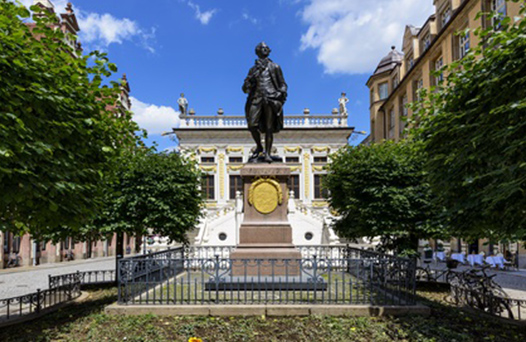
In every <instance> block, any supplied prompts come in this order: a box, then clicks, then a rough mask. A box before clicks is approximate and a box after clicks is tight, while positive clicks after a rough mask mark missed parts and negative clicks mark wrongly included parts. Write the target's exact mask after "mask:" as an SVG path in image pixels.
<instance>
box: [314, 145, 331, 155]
mask: <svg viewBox="0 0 526 342" xmlns="http://www.w3.org/2000/svg"><path fill="white" fill-rule="evenodd" d="M330 149H331V148H330V147H329V146H314V147H313V148H312V152H318V153H322V152H329V151H330Z"/></svg>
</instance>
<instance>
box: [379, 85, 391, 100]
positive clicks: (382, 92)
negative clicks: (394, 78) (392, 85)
mask: <svg viewBox="0 0 526 342" xmlns="http://www.w3.org/2000/svg"><path fill="white" fill-rule="evenodd" d="M378 96H379V97H380V100H385V99H386V98H388V97H389V84H388V83H387V82H384V83H381V84H380V85H379V86H378Z"/></svg>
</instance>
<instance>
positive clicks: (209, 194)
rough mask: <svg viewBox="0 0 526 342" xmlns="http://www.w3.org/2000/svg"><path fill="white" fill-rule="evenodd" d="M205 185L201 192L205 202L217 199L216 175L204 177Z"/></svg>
mask: <svg viewBox="0 0 526 342" xmlns="http://www.w3.org/2000/svg"><path fill="white" fill-rule="evenodd" d="M202 181H203V184H202V187H201V191H202V192H203V197H204V199H205V200H213V199H215V187H214V175H207V176H204V177H203V180H202Z"/></svg>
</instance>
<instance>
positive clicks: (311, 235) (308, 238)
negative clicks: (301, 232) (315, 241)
mask: <svg viewBox="0 0 526 342" xmlns="http://www.w3.org/2000/svg"><path fill="white" fill-rule="evenodd" d="M313 237H314V235H313V234H312V233H311V232H307V233H305V240H307V241H310V240H312V238H313Z"/></svg>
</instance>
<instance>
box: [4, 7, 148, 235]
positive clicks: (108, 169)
mask: <svg viewBox="0 0 526 342" xmlns="http://www.w3.org/2000/svg"><path fill="white" fill-rule="evenodd" d="M31 9H32V10H33V11H39V7H37V6H33V7H32V8H31ZM29 16H30V13H29V11H28V10H27V9H26V8H25V7H23V6H20V5H16V4H14V3H12V2H11V1H7V0H0V194H1V196H0V225H1V227H0V228H2V229H9V230H10V231H12V232H14V233H24V232H30V233H31V234H33V235H35V236H37V237H38V236H39V235H42V234H47V233H51V232H56V231H57V227H60V226H68V227H70V229H73V230H75V229H77V228H79V227H81V226H83V225H84V224H85V223H86V222H87V221H89V220H90V219H91V218H92V217H93V216H94V215H95V214H96V213H97V212H98V211H99V210H100V209H101V207H102V204H103V201H102V195H103V194H104V193H105V192H106V190H105V189H106V184H107V181H108V178H110V177H112V175H113V174H114V170H115V168H116V166H117V157H118V156H119V155H120V154H122V152H123V151H126V150H128V149H130V148H132V147H133V146H135V144H136V142H137V141H136V139H137V138H136V136H135V134H134V132H135V131H136V130H137V129H138V127H137V125H136V124H135V123H133V121H131V114H130V113H126V112H124V111H121V112H118V113H117V112H116V109H115V106H116V104H117V99H118V96H119V94H120V84H119V83H117V82H109V81H108V77H110V76H111V73H112V72H115V71H116V70H117V69H116V66H115V65H114V64H112V63H110V62H109V61H108V59H107V57H106V56H105V55H104V54H100V53H98V52H93V53H90V54H89V55H86V56H76V54H77V52H78V51H73V49H72V48H71V47H70V46H69V45H68V44H67V43H66V39H65V38H66V36H65V34H64V33H63V32H62V31H61V30H60V29H55V28H56V27H57V20H58V19H57V18H56V17H55V16H51V15H48V16H42V17H41V18H36V19H35V21H36V22H35V25H31V27H30V26H28V25H26V24H25V23H24V22H23V21H22V20H26V19H28V18H29ZM104 84H108V85H109V86H104ZM117 114H118V115H117Z"/></svg>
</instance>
